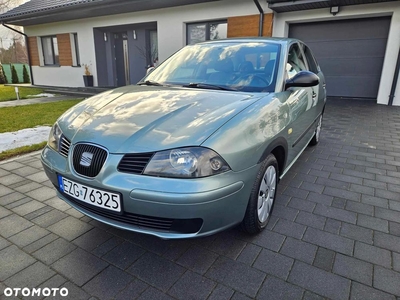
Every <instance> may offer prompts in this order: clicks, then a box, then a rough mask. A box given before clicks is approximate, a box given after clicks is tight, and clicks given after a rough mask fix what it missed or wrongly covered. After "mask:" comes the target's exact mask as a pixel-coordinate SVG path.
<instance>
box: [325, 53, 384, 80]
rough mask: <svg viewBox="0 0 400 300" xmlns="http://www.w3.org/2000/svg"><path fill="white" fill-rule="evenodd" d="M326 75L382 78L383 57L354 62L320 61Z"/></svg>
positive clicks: (350, 60)
mask: <svg viewBox="0 0 400 300" xmlns="http://www.w3.org/2000/svg"><path fill="white" fill-rule="evenodd" d="M318 63H319V65H320V66H321V68H322V70H323V72H324V73H326V74H329V75H331V76H362V75H369V76H371V75H372V76H376V77H378V78H379V77H380V76H381V72H382V70H381V67H382V64H383V57H378V58H376V57H374V58H371V57H365V58H360V59H357V60H356V61H354V59H352V58H324V59H321V60H319V61H318Z"/></svg>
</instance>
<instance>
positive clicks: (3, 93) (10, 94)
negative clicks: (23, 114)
mask: <svg viewBox="0 0 400 300" xmlns="http://www.w3.org/2000/svg"><path fill="white" fill-rule="evenodd" d="M18 89H19V97H20V99H27V98H32V97H28V95H37V94H40V93H43V90H42V89H38V88H29V87H19V88H18ZM16 99H17V95H15V88H14V87H13V86H4V85H2V84H0V102H2V101H11V100H16Z"/></svg>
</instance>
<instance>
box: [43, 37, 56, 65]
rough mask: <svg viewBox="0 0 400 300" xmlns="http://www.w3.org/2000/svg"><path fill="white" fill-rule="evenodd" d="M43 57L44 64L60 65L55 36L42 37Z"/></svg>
mask: <svg viewBox="0 0 400 300" xmlns="http://www.w3.org/2000/svg"><path fill="white" fill-rule="evenodd" d="M42 49H43V59H44V64H45V65H46V66H52V65H56V66H58V65H60V60H59V54H58V42H57V37H56V36H46V37H42Z"/></svg>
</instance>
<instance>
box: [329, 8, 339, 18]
mask: <svg viewBox="0 0 400 300" xmlns="http://www.w3.org/2000/svg"><path fill="white" fill-rule="evenodd" d="M330 12H331V14H332V15H334V16H336V15H337V14H338V13H339V6H332V7H331V11H330Z"/></svg>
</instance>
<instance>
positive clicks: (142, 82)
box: [137, 80, 163, 86]
mask: <svg viewBox="0 0 400 300" xmlns="http://www.w3.org/2000/svg"><path fill="white" fill-rule="evenodd" d="M137 85H153V86H163V85H162V84H161V83H158V82H157V81H153V80H145V81H140V82H138V83H137Z"/></svg>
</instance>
